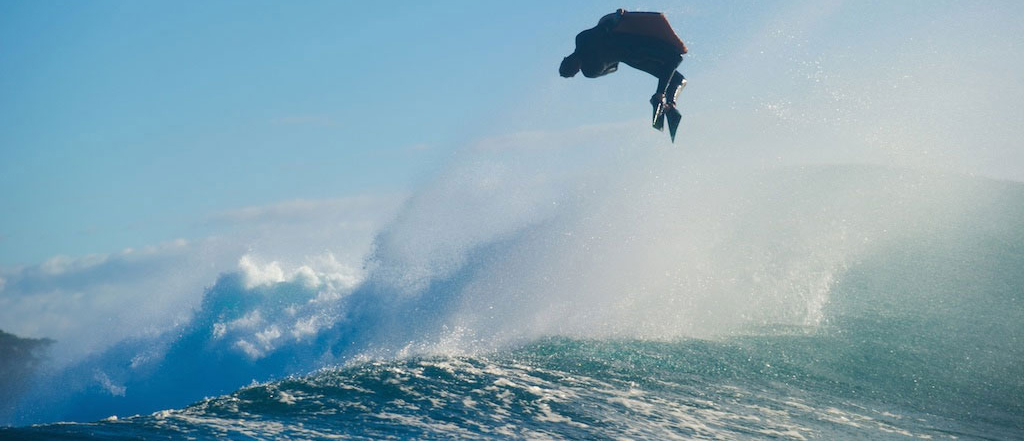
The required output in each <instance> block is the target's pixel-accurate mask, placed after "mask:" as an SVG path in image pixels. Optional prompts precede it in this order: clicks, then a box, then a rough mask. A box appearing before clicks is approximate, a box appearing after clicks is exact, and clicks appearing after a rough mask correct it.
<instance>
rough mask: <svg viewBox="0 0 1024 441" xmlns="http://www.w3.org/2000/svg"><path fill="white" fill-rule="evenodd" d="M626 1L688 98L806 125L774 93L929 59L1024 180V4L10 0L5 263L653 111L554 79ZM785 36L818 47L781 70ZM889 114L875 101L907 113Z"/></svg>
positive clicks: (381, 183) (893, 79)
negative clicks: (654, 19) (1023, 149)
mask: <svg viewBox="0 0 1024 441" xmlns="http://www.w3.org/2000/svg"><path fill="white" fill-rule="evenodd" d="M620 6H623V7H626V8H627V9H633V10H664V11H666V12H667V13H668V15H669V18H670V20H671V21H672V22H673V23H674V24H675V26H676V27H677V30H678V31H679V33H680V34H681V35H682V37H683V38H684V39H685V40H686V41H687V42H688V43H689V44H690V46H691V47H692V48H693V51H692V52H693V53H692V54H691V56H690V57H688V59H687V61H685V62H684V64H683V66H682V70H683V71H684V72H685V73H686V74H687V76H688V77H689V78H691V87H690V88H688V89H687V92H686V93H687V96H688V97H690V99H691V100H692V101H691V102H692V103H701V104H703V105H705V107H706V111H707V112H706V114H705V115H727V113H723V112H728V110H729V109H730V107H731V108H733V109H735V108H736V106H740V107H742V106H746V105H748V104H749V103H745V102H744V101H743V100H745V99H748V98H750V97H752V96H754V95H757V96H756V100H757V101H759V102H758V103H755V104H758V105H763V104H765V103H769V105H768V106H767V107H768V108H771V109H776V110H778V109H781V110H779V112H780V114H781V113H785V111H786V110H787V109H786V108H785V104H786V103H790V104H792V103H794V102H796V103H799V102H801V101H804V100H805V99H806V98H807V96H806V95H807V93H808V89H807V88H806V86H807V84H805V82H804V80H805V78H804V79H801V77H800V75H797V76H791V78H796V80H792V81H781V82H780V81H775V80H774V79H773V76H772V74H773V73H774V74H777V73H778V72H780V71H783V70H788V72H789V73H790V74H792V71H793V69H794V68H795V67H796V68H799V67H800V66H803V67H804V68H807V67H808V66H809V65H810V64H813V63H815V62H818V63H820V62H822V61H825V62H828V63H830V66H829V67H830V69H832V70H831V71H828V72H825V71H819V72H818V73H817V74H823V73H822V72H825V73H824V74H823V75H825V74H828V73H829V72H830V73H831V74H832V75H833V78H835V76H836V75H842V76H844V81H847V82H848V83H849V84H850V86H849V87H848V89H849V90H851V91H856V90H870V89H868V87H872V86H870V85H869V84H870V82H869V80H870V81H878V82H881V83H882V87H894V85H895V84H896V83H898V82H899V81H900V79H899V78H900V77H898V76H897V74H898V72H897V71H896V69H894V70H893V71H892V72H888V73H886V72H881V73H883V74H885V75H889V76H879V77H876V78H869V75H875V74H878V73H879V71H878V67H879V66H899V65H900V63H909V64H908V65H910V66H914V65H916V66H919V67H920V69H921V70H922V71H925V70H927V71H929V72H931V73H932V74H933V75H934V76H935V77H934V78H928V79H923V80H922V81H925V83H922V82H918V81H916V79H915V82H914V83H913V84H914V85H920V84H926V85H929V86H930V85H932V84H934V85H936V87H947V86H948V87H953V88H956V87H958V86H962V85H963V84H964V83H965V82H966V83H967V86H970V88H969V89H967V90H969V93H970V94H972V95H970V97H973V98H970V97H968V98H969V99H966V100H967V101H971V100H973V102H971V103H969V104H971V105H973V106H974V107H973V108H967V109H965V108H964V107H963V106H962V105H961V101H964V100H960V101H958V102H957V106H958V107H954V108H952V109H955V110H956V111H958V112H960V113H961V115H959V117H958V119H957V120H955V125H957V126H960V125H966V127H967V128H964V129H962V130H963V133H959V132H955V130H956V129H953V128H945V129H943V130H950V131H951V132H950V133H946V134H943V135H944V138H946V139H949V138H950V137H953V138H956V137H960V138H963V139H970V138H971V137H972V136H973V135H976V134H977V133H978V132H984V133H986V135H985V136H989V137H991V139H992V140H993V142H992V143H991V144H990V145H987V146H985V149H987V150H986V153H991V154H988V155H986V156H984V157H983V158H981V159H978V156H977V155H972V156H971V158H972V159H971V160H976V161H979V162H978V163H977V164H973V165H971V167H970V168H971V169H972V170H979V171H981V172H983V173H984V172H988V174H990V175H995V176H997V177H1008V178H1015V179H1021V178H1024V173H1021V172H1020V166H1018V165H1013V159H1019V158H1020V157H1019V155H1018V156H1012V155H1013V154H1012V153H1008V152H1009V151H1010V150H1014V151H1015V150H1019V149H1017V148H1016V146H1015V145H1014V143H1015V142H1016V140H1017V139H1018V138H1016V135H1017V134H1018V131H1017V130H1016V129H1014V128H1013V127H1014V126H1015V122H1018V123H1019V122H1020V119H1021V118H1020V114H1021V110H1020V105H1019V104H1016V101H1015V98H1017V97H1020V96H1021V84H1020V79H1019V75H1017V76H1016V77H1014V75H1013V74H1012V73H1013V72H1014V71H1016V72H1019V68H1020V67H1021V63H1020V61H1019V56H1016V54H1017V53H1019V49H1020V45H1019V43H1020V38H1019V37H1018V36H1019V35H1020V34H1021V32H1020V31H1021V25H1020V24H1019V23H1020V21H1019V20H1017V19H1018V18H1020V17H1021V15H1022V14H1021V6H1020V5H1019V3H1018V2H1011V1H1005V2H970V3H964V2H955V1H948V2H942V1H939V2H930V1H929V2H923V1H921V2H915V1H906V2H896V3H895V4H890V2H875V3H873V4H872V3H864V2H842V1H832V2H785V1H778V2H755V1H751V2H640V3H637V4H622V3H621V2H556V3H554V4H551V3H549V2H533V3H530V2H525V3H521V2H515V3H509V2H503V3H498V2H474V1H450V2H442V3H439V4H428V3H425V2H404V3H401V2H400V3H398V4H394V5H388V7H386V8H384V7H369V8H358V7H355V5H353V4H352V3H350V2H336V1H308V2H301V3H282V2H272V1H214V2H196V3H193V4H187V5H182V4H180V3H178V2H150V1H145V2H134V1H93V2H57V1H7V2H3V3H2V4H0V96H2V100H0V188H3V189H4V191H3V192H2V194H0V212H2V213H3V215H2V217H0V266H8V267H10V266H16V265H29V264H34V263H38V262H41V261H43V260H45V259H48V258H51V257H53V256H57V255H67V256H81V255H86V254H90V253H109V252H116V251H118V250H121V249H123V248H126V247H143V246H147V245H151V244H156V243H161V242H165V241H171V240H175V239H178V238H187V239H195V238H202V237H206V236H209V235H211V234H215V233H217V231H216V228H214V227H212V226H211V225H212V224H214V223H211V222H209V219H210V218H211V216H212V217H216V216H217V215H218V214H219V213H223V212H225V211H231V210H237V209H241V208H244V207H254V206H266V205H273V204H279V203H282V202H286V201H291V200H296V199H309V200H318V199H325V198H336V197H343V196H351V195H361V194H368V193H372V194H381V193H384V194H396V193H403V192H409V191H412V190H413V189H415V188H416V186H417V185H419V184H420V183H421V182H422V181H424V180H426V179H429V178H430V176H432V175H433V174H434V173H436V171H437V170H438V169H439V168H442V167H444V166H445V164H447V163H448V162H450V161H451V158H452V157H453V156H454V155H457V154H458V153H457V152H458V151H459V150H460V149H461V148H464V146H465V145H467V144H470V143H472V142H475V141H476V140H479V139H482V138H486V137H488V136H495V135H501V134H507V133H514V132H518V131H530V130H553V129H562V128H567V127H575V126H580V125H586V124H603V123H611V122H620V121H623V120H630V119H634V118H640V117H642V116H643V115H645V113H646V111H647V109H646V108H645V107H644V106H645V104H644V103H645V100H644V99H643V98H644V97H645V96H648V95H649V89H651V87H652V85H651V84H650V83H651V79H650V78H647V77H645V76H644V75H643V74H640V73H636V72H631V71H627V70H623V71H622V72H620V73H617V74H616V75H614V76H612V77H608V78H606V79H601V80H600V81H590V80H583V79H582V78H574V79H573V80H571V81H570V80H562V79H560V78H557V76H556V75H555V74H554V72H555V68H556V66H557V63H558V61H559V60H560V58H561V57H562V56H563V55H565V54H566V53H567V52H569V51H571V49H572V37H573V36H574V35H575V33H576V32H578V31H579V30H581V29H583V28H586V27H589V26H591V25H592V24H593V22H594V21H595V20H596V19H597V18H598V17H599V16H600V15H601V14H603V13H606V12H608V11H611V10H614V9H615V8H616V7H620ZM947 31H948V33H945V32H947ZM940 32H941V33H940ZM766 35H767V36H772V35H775V36H777V37H778V38H779V40H778V41H777V42H776V43H778V44H785V45H789V44H792V43H796V45H795V46H790V47H788V48H787V49H786V50H785V51H784V52H783V53H779V54H774V55H773V54H769V55H764V52H763V50H761V49H763V47H765V46H769V45H770V44H773V43H772V42H770V41H766V40H765V36H766ZM1007 37H1010V38H1007ZM1000 45H1002V46H1000ZM758 48H761V49H758ZM943 48H946V49H950V50H951V51H950V52H949V53H946V52H943V51H942V50H941V49H943ZM755 50H758V51H760V54H758V52H755ZM1011 53H1012V54H1014V56H1013V57H1012V58H1008V57H1006V56H1004V54H1011ZM773 56H777V57H776V58H772V57H773ZM915 57H917V58H915ZM865 61H867V62H865ZM947 61H948V63H945V64H944V62H947ZM780 63H782V64H780ZM787 63H788V64H787ZM954 63H957V64H959V63H963V64H964V66H956V65H953V64H954ZM932 67H934V70H931V68H932ZM963 67H967V68H969V69H970V70H967V71H965V70H963ZM757 69H764V70H765V72H764V74H763V75H759V72H757ZM769 70H771V71H769ZM915 73H917V72H915ZM960 74H962V75H960ZM807 75H815V73H814V72H811V73H809V74H807ZM945 75H950V76H953V75H957V76H956V77H955V78H956V79H955V80H952V79H951V80H950V81H946V82H944V81H940V80H941V76H945ZM710 76H714V78H713V79H712V78H709V77H710ZM805 76H806V75H805ZM730 77H731V78H732V79H733V80H735V81H734V82H733V83H732V85H730V84H729V83H728V79H729V78H730ZM759 78H763V79H764V81H763V82H759ZM857 78H861V79H863V80H864V82H863V84H860V85H856V84H855V83H856V81H855V79H857ZM695 80H696V81H695ZM712 80H714V81H717V84H716V86H718V88H717V89H713V88H709V87H707V85H710V84H709V83H711V82H712ZM819 80H820V79H819ZM702 83H703V84H704V85H703V86H702V85H701V84H702ZM943 85H945V86H943ZM997 85H998V87H997ZM721 86H728V87H721ZM858 87H859V89H858ZM915 87H925V86H915ZM979 91H981V92H979ZM938 93H954V94H956V93H963V94H964V95H966V94H967V93H968V92H957V91H955V90H954V91H953V92H944V91H943V90H934V91H924V90H919V91H917V93H916V94H914V95H913V96H912V97H911V98H913V99H914V100H917V101H915V102H914V103H912V104H917V105H919V107H920V108H928V109H931V111H934V112H940V111H945V110H950V109H946V108H944V107H943V105H942V104H941V103H939V105H936V103H933V102H930V101H929V98H928V97H934V96H936V94H938ZM744 97H747V98H744ZM882 100H883V98H878V99H876V100H875V101H874V102H872V103H870V104H872V105H889V106H890V107H892V106H895V105H896V104H894V103H884V102H882ZM846 104H849V103H846ZM950 106H953V105H952V104H950ZM995 109H1001V110H1000V111H996V110H995ZM859 110H861V111H864V109H859ZM888 111H889V112H891V113H899V112H898V111H897V110H895V109H888ZM1008 111H1009V112H1008ZM694 112H699V110H694ZM863 113H865V114H868V113H871V112H867V111H864V112H863ZM947 113H952V112H947ZM787 115H791V114H790V113H787ZM934 116H935V118H931V119H929V120H928V121H926V122H927V123H928V124H931V125H932V126H936V127H939V126H942V127H950V126H953V125H954V124H947V123H946V121H945V120H942V118H943V116H942V115H934ZM993 118H994V119H995V122H994V123H993V122H992V121H993ZM924 119H925V118H924V117H922V118H921V120H922V121H923V120H924ZM983 121H984V122H983ZM918 122H920V121H918ZM949 122H950V123H953V122H954V121H949ZM912 123H913V121H912ZM985 124H994V127H995V128H996V130H995V131H994V132H993V130H992V128H993V127H992V126H986V127H981V126H982V125H985ZM911 126H912V124H910V125H908V124H901V127H911ZM805 133H809V132H805ZM933 133H934V132H933ZM993 133H994V134H993ZM906 136H912V135H911V134H907V135H906ZM690 139H691V140H692V139H693V138H692V137H691V138H690ZM814 155H815V153H809V154H808V156H807V157H812V156H814ZM946 161H947V162H954V163H956V162H958V161H957V159H956V154H952V156H951V158H946ZM961 162H962V161H961ZM968 162H969V161H968ZM222 228H223V226H222Z"/></svg>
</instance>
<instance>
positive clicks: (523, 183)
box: [0, 128, 1024, 439]
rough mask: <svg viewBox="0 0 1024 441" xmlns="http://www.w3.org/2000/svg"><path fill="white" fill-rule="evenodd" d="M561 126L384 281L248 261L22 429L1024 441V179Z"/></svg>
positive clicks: (476, 185)
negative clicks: (679, 145)
mask: <svg viewBox="0 0 1024 441" xmlns="http://www.w3.org/2000/svg"><path fill="white" fill-rule="evenodd" d="M587 130H590V131H594V130H596V131H598V132H600V133H599V134H600V135H601V136H605V135H606V133H604V132H602V131H604V130H613V129H608V128H590V129H587ZM563 135H564V136H556V137H555V138H557V143H552V144H549V145H547V146H544V147H545V148H539V147H540V146H539V145H538V142H539V141H537V137H538V136H539V135H536V134H527V135H517V136H510V137H507V138H499V139H493V140H489V141H487V142H484V143H481V144H480V145H477V146H475V147H474V149H473V150H472V151H473V153H472V155H470V158H469V159H467V160H463V161H459V162H456V163H454V164H452V165H451V166H450V167H449V168H448V169H447V170H445V171H444V172H443V173H441V174H440V175H439V176H438V177H437V178H436V179H435V180H434V181H433V182H432V183H431V184H430V185H427V186H425V187H424V188H422V189H421V190H419V191H417V192H416V193H415V194H413V195H411V196H410V197H409V198H408V200H407V201H406V202H405V203H404V205H403V207H402V208H401V210H399V212H398V213H397V215H396V216H395V217H394V219H392V220H391V221H390V222H389V223H388V224H386V226H385V227H384V228H382V229H381V230H380V231H379V232H378V233H377V234H376V237H375V239H374V244H373V248H372V251H371V253H370V254H369V255H368V256H367V257H366V259H365V266H364V268H363V269H362V272H356V273H346V272H345V270H343V269H341V268H339V266H338V265H322V266H320V267H316V268H314V267H312V266H301V267H297V268H294V269H285V268H282V267H281V266H280V265H277V264H276V263H260V262H257V261H254V260H252V259H249V258H248V257H245V258H243V259H242V261H241V263H240V270H239V271H237V272H232V273H224V274H222V275H221V276H220V277H219V278H218V280H217V281H216V283H215V284H214V285H213V286H212V287H210V288H209V289H208V290H207V291H206V292H205V294H204V297H203V300H202V304H201V307H200V308H198V309H197V310H196V311H195V314H194V316H193V318H192V319H191V320H190V321H188V322H187V323H186V324H183V325H181V326H179V327H176V328H174V329H172V330H170V331H168V332H165V333H163V334H161V335H158V336H151V337H143V338H136V339H132V340H129V341H124V342H121V343H118V344H116V345H114V346H113V347H111V348H109V349H107V350H106V351H103V352H102V353H101V354H98V355H94V356H91V357H89V358H87V359H85V360H84V361H81V362H78V363H75V364H73V365H71V366H68V367H66V368H63V369H60V370H56V371H51V372H49V373H47V374H46V375H41V376H39V377H38V378H37V380H36V382H35V383H33V385H32V386H31V387H30V390H29V392H28V393H26V394H25V395H24V396H23V397H22V398H21V399H20V400H19V402H18V407H17V409H18V411H17V412H16V415H17V416H16V418H15V419H14V420H13V422H14V423H15V424H22V426H21V427H11V428H6V429H0V437H3V438H7V439H53V438H74V439H88V438H94V439H136V438H140V437H141V438H146V439H161V438H181V437H198V438H215V437H229V438H240V439H249V438H257V439H271V438H295V439H334V438H341V439H377V438H402V439H448V438H466V439H488V438H523V439H538V438H550V439H723V438H724V439H762V438H781V439H835V438H846V439H865V438H872V439H887V438H893V439H904V438H908V437H912V438H921V439H933V438H958V439H1014V438H1019V437H1020V436H1021V433H1022V432H1021V430H1022V429H1024V401H1022V398H1021V397H1024V365H1022V363H1021V362H1020V361H1021V360H1022V359H1024V358H1022V357H1024V348H1022V346H1021V345H1020V338H1021V337H1022V336H1024V314H1022V308H1021V307H1020V303H1019V302H1020V293H1021V291H1020V287H1021V286H1024V273H1022V272H1021V271H1019V269H1020V268H1024V224H1022V223H1024V185H1022V184H1019V183H1015V182H1009V181H998V180H991V179H986V178H977V177H970V176H966V175H961V174H955V173H944V172H935V171H923V170H915V169H908V168H897V167H884V166H871V165H807V166H785V167H769V168H762V169H751V168H740V167H723V166H719V165H717V164H714V163H705V164H700V163H697V162H694V161H693V160H692V157H688V156H687V155H686V153H685V152H681V151H679V150H658V149H649V150H648V151H647V153H645V154H640V155H637V154H635V152H636V150H635V149H637V148H640V147H639V146H636V145H630V144H629V142H630V141H623V144H622V145H621V146H615V147H609V148H603V149H598V150H594V149H592V148H590V147H591V146H592V144H590V143H589V142H588V140H587V139H585V138H586V137H585V136H582V137H581V136H580V135H579V134H574V133H570V134H563ZM545 136H546V135H545ZM632 142H633V143H642V142H647V141H645V140H642V139H641V140H636V141H632ZM530 147H537V148H530ZM552 158H555V160H552ZM612 170H616V171H615V172H611V171H612ZM332 268H333V270H334V271H333V272H332V271H331V269H332ZM53 385H60V387H53ZM204 397H206V398H204ZM52 421H62V422H61V423H57V424H53V423H49V422H52ZM71 421H76V422H71ZM28 423H49V424H41V425H35V426H24V424H28Z"/></svg>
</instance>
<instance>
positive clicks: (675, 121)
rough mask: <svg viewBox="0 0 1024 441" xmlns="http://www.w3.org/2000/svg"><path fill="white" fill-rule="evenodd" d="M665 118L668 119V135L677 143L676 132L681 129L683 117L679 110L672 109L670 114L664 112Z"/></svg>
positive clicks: (669, 111)
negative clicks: (680, 123)
mask: <svg viewBox="0 0 1024 441" xmlns="http://www.w3.org/2000/svg"><path fill="white" fill-rule="evenodd" d="M663 117H665V118H668V134H669V136H671V137H672V142H676V130H678V129H679V122H680V121H682V119H683V115H681V114H680V113H679V110H678V109H676V108H675V107H672V108H671V109H669V110H668V112H664V114H663Z"/></svg>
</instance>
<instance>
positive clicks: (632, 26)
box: [612, 12, 686, 54]
mask: <svg viewBox="0 0 1024 441" xmlns="http://www.w3.org/2000/svg"><path fill="white" fill-rule="evenodd" d="M612 32H621V33H623V34H633V35H643V36H646V37H651V38H656V39H658V40H661V41H664V42H665V43H668V44H669V45H671V46H672V47H674V48H676V50H678V51H679V53H680V54H685V53H686V44H685V43H683V40H680V39H679V36H678V35H676V32H675V31H674V30H672V25H670V24H669V23H668V19H667V18H665V14H663V13H661V12H626V13H625V14H623V15H622V18H620V19H619V22H618V24H616V25H615V27H614V28H612Z"/></svg>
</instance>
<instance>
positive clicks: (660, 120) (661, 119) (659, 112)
mask: <svg viewBox="0 0 1024 441" xmlns="http://www.w3.org/2000/svg"><path fill="white" fill-rule="evenodd" d="M651 105H653V106H654V117H652V118H651V126H652V127H654V128H655V129H658V130H660V131H665V103H657V104H655V103H651Z"/></svg>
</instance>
